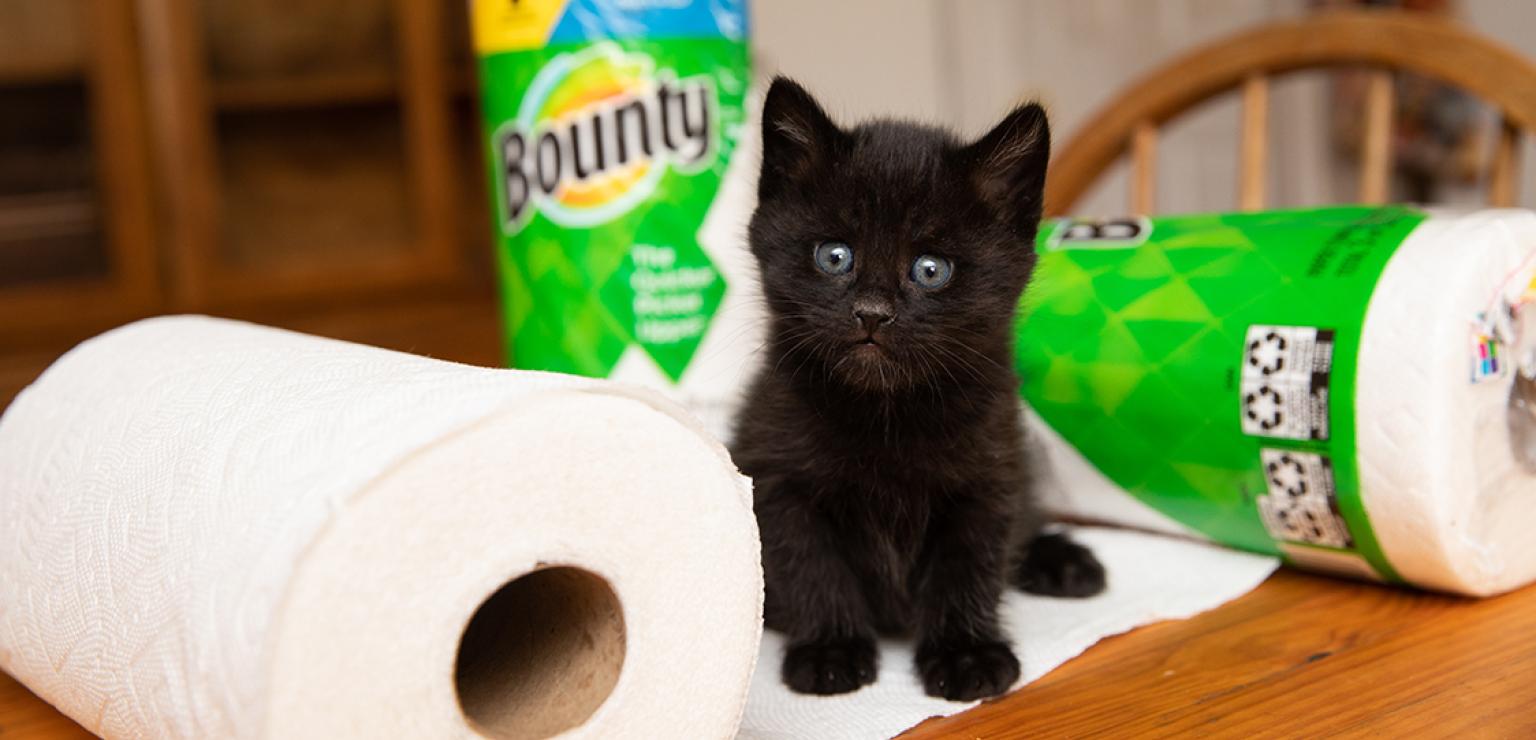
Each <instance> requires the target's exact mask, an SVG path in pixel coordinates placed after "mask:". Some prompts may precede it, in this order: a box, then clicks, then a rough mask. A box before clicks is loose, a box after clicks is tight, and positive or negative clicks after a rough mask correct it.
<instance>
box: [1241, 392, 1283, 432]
mask: <svg viewBox="0 0 1536 740" xmlns="http://www.w3.org/2000/svg"><path fill="white" fill-rule="evenodd" d="M1280 403H1281V400H1280V394H1279V393H1277V392H1276V391H1275V389H1273V388H1270V387H1269V386H1267V385H1266V386H1263V387H1261V388H1259V390H1258V391H1256V392H1254V393H1249V394H1247V395H1245V396H1243V414H1244V415H1245V416H1247V417H1248V419H1249V420H1250V421H1252V422H1254V423H1256V424H1258V425H1259V428H1260V429H1263V430H1265V431H1269V430H1271V429H1274V428H1275V427H1278V426H1280V421H1281V413H1280Z"/></svg>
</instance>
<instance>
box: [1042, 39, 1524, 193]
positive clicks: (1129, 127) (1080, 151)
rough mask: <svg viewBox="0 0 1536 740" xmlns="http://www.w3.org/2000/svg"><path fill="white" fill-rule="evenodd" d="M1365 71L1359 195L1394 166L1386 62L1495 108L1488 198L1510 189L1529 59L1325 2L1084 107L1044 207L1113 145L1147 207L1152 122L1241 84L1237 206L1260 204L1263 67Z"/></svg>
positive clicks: (1375, 189) (1083, 183)
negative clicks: (1322, 7) (1088, 110)
mask: <svg viewBox="0 0 1536 740" xmlns="http://www.w3.org/2000/svg"><path fill="white" fill-rule="evenodd" d="M1325 67H1364V68H1367V69H1368V70H1370V71H1369V81H1368V83H1367V88H1366V89H1367V93H1366V118H1365V126H1364V128H1365V140H1364V146H1362V147H1361V163H1360V165H1361V177H1360V191H1359V200H1360V201H1361V202H1363V203H1381V202H1383V201H1385V200H1386V199H1387V195H1388V183H1389V176H1390V174H1391V170H1392V150H1391V141H1392V112H1393V106H1394V101H1393V96H1394V90H1393V73H1394V72H1395V71H1402V72H1408V73H1412V74H1416V75H1421V76H1424V77H1428V78H1431V79H1435V80H1438V81H1441V82H1445V83H1448V84H1451V85H1454V86H1456V87H1458V88H1461V89H1464V90H1466V91H1468V92H1470V93H1472V94H1474V95H1476V96H1478V97H1480V98H1481V99H1482V100H1483V101H1484V102H1486V103H1488V104H1490V105H1492V106H1493V107H1494V108H1495V109H1497V111H1498V113H1499V116H1500V122H1499V129H1498V136H1497V140H1496V144H1495V147H1494V152H1493V161H1492V170H1491V173H1490V178H1489V187H1488V200H1489V202H1490V203H1491V204H1492V205H1496V206H1507V205H1513V204H1514V202H1515V199H1516V197H1517V192H1516V191H1517V181H1518V171H1517V167H1518V161H1519V143H1520V136H1521V131H1522V130H1525V129H1533V128H1536V64H1533V63H1532V62H1531V61H1530V60H1528V59H1526V58H1525V57H1523V56H1521V55H1520V54H1518V53H1516V52H1514V51H1513V50H1511V49H1509V48H1507V47H1505V46H1503V45H1501V44H1499V43H1497V42H1494V41H1492V40H1490V39H1488V38H1486V37H1483V36H1480V35H1478V34H1476V33H1473V32H1472V31H1469V30H1468V29H1466V28H1464V27H1462V26H1459V25H1457V24H1455V23H1453V22H1449V21H1446V20H1443V19H1437V18H1434V17H1432V16H1425V15H1418V14H1412V13H1403V12H1397V11H1332V12H1324V13H1319V14H1316V15H1313V16H1310V17H1307V18H1305V19H1302V20H1298V21H1294V22H1288V23H1280V24H1275V25H1268V26H1265V27H1263V28H1259V29H1256V30H1253V31H1248V32H1245V33H1240V34H1237V35H1235V36H1231V37H1228V38H1226V39H1223V40H1220V41H1217V42H1215V43H1212V44H1209V45H1207V46H1204V47H1202V48H1200V49H1197V50H1195V51H1193V52H1191V53H1189V54H1186V55H1184V56H1182V57H1180V58H1178V59H1176V60H1174V61H1173V62H1171V63H1169V64H1167V65H1164V66H1163V67H1162V68H1161V69H1158V70H1156V71H1154V72H1152V73H1151V74H1149V75H1147V76H1145V77H1143V78H1141V79H1140V80H1139V81H1137V82H1135V83H1134V84H1132V85H1131V86H1130V87H1129V88H1127V89H1126V90H1124V91H1123V92H1122V93H1121V94H1120V95H1118V96H1116V97H1115V98H1114V99H1112V100H1111V101H1110V102H1109V103H1108V104H1106V105H1105V106H1104V107H1103V108H1101V109H1100V110H1099V111H1098V112H1097V113H1096V114H1095V115H1093V116H1092V117H1091V118H1089V120H1088V123H1087V124H1085V125H1083V126H1082V127H1081V128H1080V129H1079V131H1078V133H1077V135H1076V136H1074V137H1073V138H1072V139H1071V140H1070V141H1068V142H1067V144H1066V146H1064V147H1063V148H1062V149H1060V150H1059V152H1058V154H1057V155H1056V157H1055V160H1054V161H1053V162H1052V163H1051V176H1050V179H1049V181H1048V182H1047V185H1046V211H1047V213H1050V214H1053V215H1060V214H1063V213H1067V212H1070V211H1071V210H1072V208H1073V207H1074V206H1075V205H1076V203H1077V201H1078V199H1079V198H1081V197H1082V195H1083V194H1084V193H1085V192H1087V190H1088V188H1089V187H1090V186H1091V185H1092V184H1093V183H1094V181H1096V180H1097V179H1098V178H1099V177H1100V175H1102V174H1103V172H1104V171H1105V170H1106V169H1108V168H1109V166H1110V165H1112V164H1113V163H1114V162H1115V160H1117V159H1118V158H1119V157H1120V156H1121V155H1122V154H1126V153H1129V155H1130V160H1131V174H1130V205H1131V210H1132V211H1134V212H1136V213H1151V212H1153V211H1154V210H1155V206H1156V202H1155V186H1154V183H1155V180H1156V178H1155V174H1156V168H1157V139H1158V128H1159V127H1160V126H1162V125H1163V124H1165V123H1167V122H1168V121H1169V120H1170V119H1172V118H1174V117H1176V116H1178V115H1180V114H1181V113H1183V112H1185V111H1187V110H1189V109H1191V108H1193V107H1195V106H1196V105H1197V104H1199V103H1201V102H1203V101H1205V100H1208V99H1210V98H1212V97H1215V96H1217V95H1220V94H1222V93H1225V92H1227V91H1229V90H1236V89H1239V88H1240V89H1241V90H1242V101H1243V102H1242V111H1243V112H1242V135H1241V138H1240V142H1239V154H1238V161H1239V175H1238V180H1239V182H1238V205H1239V207H1240V208H1241V209H1243V210H1254V209H1260V208H1263V207H1265V192H1264V191H1265V187H1264V186H1265V173H1266V162H1267V157H1268V151H1267V148H1266V141H1267V136H1268V118H1269V81H1270V78H1272V77H1275V76H1278V75H1282V74H1286V73H1290V72H1296V71H1300V70H1305V69H1316V68H1325Z"/></svg>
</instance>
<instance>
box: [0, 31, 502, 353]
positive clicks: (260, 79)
mask: <svg viewBox="0 0 1536 740" xmlns="http://www.w3.org/2000/svg"><path fill="white" fill-rule="evenodd" d="M465 15H466V4H465V3H462V2H417V1H414V0H318V1H317V0H304V1H303V2H297V1H295V0H138V2H128V1H127V0H0V27H3V26H6V25H7V24H8V23H9V24H10V25H9V27H10V28H12V29H17V28H18V25H17V24H18V22H19V21H18V19H20V20H21V21H24V22H26V23H29V24H31V25H32V26H34V27H35V28H34V29H33V33H32V34H31V37H32V38H44V39H49V40H50V43H46V44H36V43H34V44H31V45H29V46H25V47H16V46H8V45H6V43H5V41H6V38H5V36H6V32H4V31H0V110H6V111H15V110H22V111H23V112H24V113H25V115H22V116H19V117H18V116H13V115H11V114H10V113H7V114H6V115H4V116H0V119H4V120H0V343H4V342H7V341H26V340H27V338H29V337H32V336H58V335H59V334H60V333H61V332H63V333H70V332H71V331H74V332H75V333H84V332H88V331H94V330H96V329H99V328H102V326H103V325H106V324H111V323H117V322H120V321H124V320H128V319H131V318H134V317H136V316H140V315H146V314H150V313H159V312H172V311H208V312H215V313H223V314H235V315H240V314H241V313H244V312H250V311H260V310H266V309H268V308H270V307H274V306H276V307H283V308H285V309H286V308H296V309H303V308H305V307H310V306H334V305H336V304H338V303H347V302H358V301H365V300H368V299H371V298H378V297H382V296H388V297H394V296H400V295H404V294H413V293H417V294H419V293H431V292H434V291H435V292H446V291H455V290H462V289H465V287H466V286H475V288H476V289H482V290H483V289H484V288H485V287H486V286H488V285H489V282H490V281H489V276H488V274H487V273H488V267H486V266H487V265H488V264H489V238H488V229H489V227H488V221H487V219H486V216H485V196H484V192H483V180H484V174H483V171H482V170H483V165H482V164H481V163H480V162H481V158H480V151H479V138H480V137H479V124H478V115H477V113H476V109H475V103H474V92H475V90H476V87H477V86H476V84H475V82H474V75H473V64H472V60H473V56H472V53H471V51H470V46H469V41H468V32H467V21H466V19H465V17H464V16H465ZM11 101H15V102H11ZM55 150H57V153H55ZM44 160H46V161H44ZM12 171H14V178H15V180H16V182H14V183H13V182H11V180H8V179H6V178H8V177H11V176H12ZM151 216H153V218H151ZM39 224H42V225H39ZM18 240H19V241H18ZM18 243H20V244H22V246H16V244H18Z"/></svg>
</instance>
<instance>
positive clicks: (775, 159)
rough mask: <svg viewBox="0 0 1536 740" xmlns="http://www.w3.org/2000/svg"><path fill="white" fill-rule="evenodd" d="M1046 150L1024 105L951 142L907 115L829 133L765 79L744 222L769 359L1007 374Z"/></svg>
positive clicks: (841, 367) (865, 378)
mask: <svg viewBox="0 0 1536 740" xmlns="http://www.w3.org/2000/svg"><path fill="white" fill-rule="evenodd" d="M1049 155H1050V129H1049V127H1048V125H1047V123H1046V117H1045V111H1044V110H1042V109H1041V108H1040V106H1039V105H1035V104H1033V103H1031V104H1028V105H1024V106H1021V107H1019V108H1017V109H1015V110H1014V111H1013V112H1011V113H1009V114H1008V115H1007V117H1005V118H1004V119H1003V120H1002V122H1001V123H999V124H997V126H996V127H995V128H993V129H992V130H991V131H990V132H988V133H987V134H986V135H984V136H982V137H981V138H980V139H979V140H977V141H975V142H972V143H962V142H961V141H959V140H957V139H956V138H955V137H954V136H953V135H951V134H949V133H947V132H945V131H942V130H939V129H935V128H931V127H927V126H921V125H916V124H911V123H901V122H894V121H875V122H871V123H866V124H863V125H860V126H857V127H854V128H848V129H845V128H840V127H838V126H837V125H836V124H834V123H833V122H832V120H831V119H830V118H828V117H827V114H826V113H825V112H824V111H823V110H822V108H821V106H820V105H818V104H817V103H816V101H815V99H814V98H812V97H811V95H810V94H809V93H807V92H806V91H805V89H803V88H801V87H800V86H799V85H797V84H795V83H794V82H792V81H790V80H787V79H785V78H782V77H780V78H778V79H775V80H774V82H773V86H772V87H771V88H770V89H769V91H768V97H767V100H766V101H765V102H764V105H763V169H762V176H761V179H760V180H759V183H758V207H757V212H756V213H755V214H754V215H753V217H752V224H751V230H750V232H751V245H752V253H753V255H754V256H755V257H756V258H757V263H758V267H759V269H760V271H761V279H762V286H763V294H764V297H765V298H766V300H767V303H768V307H769V312H770V314H771V317H772V328H771V330H770V332H771V336H770V340H771V343H770V346H771V347H772V348H773V354H774V356H775V358H776V359H775V366H776V367H779V368H782V371H783V372H797V373H798V372H806V371H807V370H806V369H807V368H809V372H820V373H824V374H826V375H827V376H828V377H830V378H832V379H833V380H835V381H837V382H840V383H842V384H844V385H847V386H850V387H852V388H856V389H860V390H867V391H883V392H896V391H902V390H906V389H910V388H914V387H918V386H944V385H946V384H956V385H958V384H964V383H972V384H974V383H982V384H995V383H1000V382H1011V380H1012V378H1013V375H1012V373H1011V371H1009V370H1008V369H1007V367H1006V366H1007V365H1008V364H1009V357H1008V354H1009V352H1008V350H1009V347H1010V346H1011V344H1010V339H1009V337H1010V336H1011V334H1012V327H1013V317H1014V312H1015V309H1016V307H1017V305H1018V301H1019V296H1020V294H1021V293H1022V292H1023V290H1024V286H1025V284H1026V283H1027V282H1028V281H1029V276H1030V272H1031V271H1032V269H1033V267H1034V263H1035V251H1034V241H1035V231H1036V228H1037V227H1038V225H1039V222H1040V209H1041V200H1042V196H1043V193H1042V189H1043V186H1044V183H1045V166H1046V160H1047V159H1048V157H1049Z"/></svg>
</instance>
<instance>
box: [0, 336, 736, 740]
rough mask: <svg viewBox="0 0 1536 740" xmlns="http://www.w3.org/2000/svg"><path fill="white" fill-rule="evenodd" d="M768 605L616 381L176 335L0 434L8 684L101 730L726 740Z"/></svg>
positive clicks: (9, 421) (49, 396)
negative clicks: (569, 733) (14, 682)
mask: <svg viewBox="0 0 1536 740" xmlns="http://www.w3.org/2000/svg"><path fill="white" fill-rule="evenodd" d="M761 587H762V581H761V570H760V567H759V564H758V541H757V536H756V526H755V522H754V520H753V517H752V514H751V508H750V484H749V483H748V482H747V481H746V479H744V478H742V477H741V476H739V475H738V474H737V473H736V472H735V469H734V467H733V466H732V465H731V463H730V461H729V458H728V457H727V455H726V453H725V451H724V449H723V448H722V447H720V446H719V445H718V444H716V443H714V442H711V441H708V439H707V438H706V437H705V436H703V435H702V434H701V433H700V432H699V430H698V428H697V426H696V422H694V421H693V420H692V419H691V417H688V416H686V415H685V414H682V413H681V412H679V411H678V410H677V409H676V408H675V407H673V406H672V405H671V404H669V403H668V402H665V401H662V400H660V399H659V398H657V397H655V396H653V395H652V394H650V393H648V392H644V391H638V390H632V389H629V388H625V387H622V386H617V385H611V384H605V383H600V382H595V381H584V380H577V379H573V378H567V377H562V376H555V375H548V374H539V373H527V372H517V371H505V370H489V369H482V368H472V367H466V366H461V365H455V364H450V363H446V362H440V361H435V360H430V359H426V358H420V357H415V356H410V355H404V354H399V353H394V352H388V351H384V350H380V349H374V348H368V347H362V346H357V345H352V344H346V343H342V342H335V341H330V340H324V339H318V338H313V337H307V336H303V335H298V334H292V333H288V332H283V331H278V330H273V329H265V328H260V327H255V326H250V325H245V324H239V323H234V322H228V321H221V320H214V319H207V318H199V317H177V318H164V319H154V320H149V321H144V322H140V323H137V324H133V325H130V326H128V327H125V328H122V329H118V330H116V331H113V332H110V333H108V334H106V335H103V336H101V337H98V338H96V339H94V340H91V341H89V342H86V343H85V344H82V345H81V346H80V347H78V348H76V349H74V350H73V351H71V352H70V353H69V354H67V355H66V356H65V357H64V358H63V359H61V360H59V361H58V362H57V363H55V365H54V366H53V367H52V368H50V369H49V370H48V371H47V372H46V373H45V374H44V375H43V377H42V378H41V379H40V380H39V381H38V382H37V383H35V384H34V385H33V386H32V387H30V388H28V389H27V390H26V391H24V392H23V393H22V394H21V395H20V396H19V397H18V398H17V400H16V401H15V403H14V404H13V405H12V406H11V408H10V409H8V410H7V411H6V413H5V416H4V417H3V419H0V668H4V669H5V671H6V672H8V673H10V674H12V675H13V676H15V677H16V678H18V679H19V680H21V681H22V682H23V683H25V684H26V685H27V686H28V687H29V688H31V689H32V690H33V691H35V692H36V693H38V694H39V695H40V696H42V697H43V698H45V699H47V700H48V701H50V702H52V703H54V704H55V705H56V706H58V707H59V708H60V709H62V710H63V711H64V712H65V713H67V714H69V715H70V716H71V717H73V718H74V719H75V720H76V721H78V722H80V723H81V724H82V725H84V726H85V727H86V728H88V729H90V730H92V731H94V732H97V733H100V734H102V735H106V736H109V737H198V738H203V737H275V738H294V737H324V738H336V737H455V736H461V737H466V736H476V735H477V733H478V734H482V735H491V736H497V737H531V736H544V735H550V734H553V733H556V732H560V731H562V730H570V729H573V728H575V731H576V733H577V734H591V735H597V736H603V737H618V736H630V737H711V736H713V737H720V736H728V735H730V734H732V733H733V732H734V729H735V727H736V725H737V722H738V721H739V718H740V715H741V711H742V706H743V702H744V699H745V694H746V689H747V682H748V678H749V676H750V674H751V671H752V665H753V660H754V657H755V655H756V650H757V643H758V635H759V630H760V627H759V624H760V614H761V603H762V601H761V600H762V597H761Z"/></svg>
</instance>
